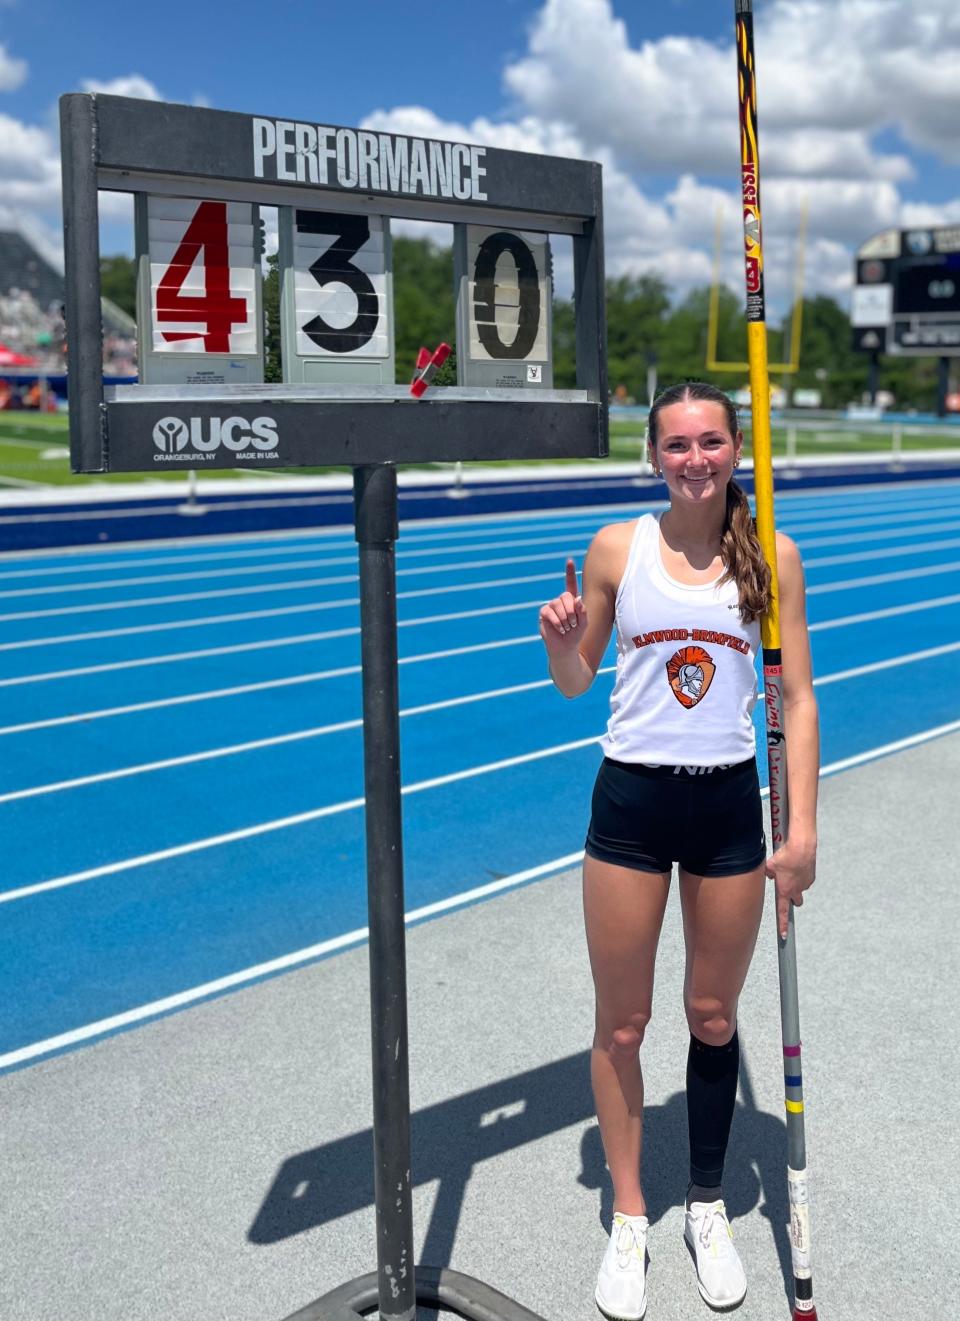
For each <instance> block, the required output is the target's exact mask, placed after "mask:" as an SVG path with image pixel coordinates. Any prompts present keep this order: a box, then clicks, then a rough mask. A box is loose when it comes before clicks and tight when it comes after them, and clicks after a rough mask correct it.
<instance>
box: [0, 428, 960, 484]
mask: <svg viewBox="0 0 960 1321" xmlns="http://www.w3.org/2000/svg"><path fill="white" fill-rule="evenodd" d="M808 428H809V429H808ZM795 434H796V453H797V454H798V455H813V454H843V453H848V454H865V453H870V452H877V453H884V452H885V453H890V452H891V450H892V448H893V429H892V427H887V428H882V427H874V428H871V429H870V430H869V431H866V430H855V429H852V428H848V427H847V426H846V425H845V424H843V423H842V422H840V421H824V422H823V423H822V425H821V424H820V423H812V424H811V423H806V424H805V425H804V428H803V429H802V430H801V429H799V428H798V429H797V430H796V433H795ZM746 441H747V452H748V453H749V446H750V433H749V431H747V432H746ZM901 444H902V448H903V451H904V452H907V451H910V450H923V449H944V450H949V449H958V448H960V430H957V429H955V428H950V429H949V430H948V429H946V428H942V429H940V430H935V429H933V428H930V427H910V426H904V427H903V428H902V429H901ZM642 448H643V432H642V427H641V424H638V423H636V422H630V421H626V422H624V421H615V422H612V423H611V425H610V457H611V458H613V459H618V460H621V461H630V460H636V459H637V458H638V457H639V456H640V454H641V451H642ZM773 452H774V455H786V453H787V428H786V427H785V426H779V427H775V428H774V430H773ZM598 462H599V460H598ZM429 466H431V467H435V466H436V465H429ZM495 466H497V467H502V466H506V465H503V464H497V465H495ZM330 471H335V470H333V469H329V468H316V469H307V468H296V469H282V470H277V469H274V470H273V472H272V473H271V476H279V475H280V474H281V472H282V473H285V474H289V473H296V474H298V475H301V476H302V475H305V474H307V473H309V472H317V473H321V472H330ZM261 475H262V474H261V472H260V471H259V470H258V471H256V472H253V471H250V470H246V469H229V468H219V469H216V470H215V471H208V472H205V473H201V474H199V475H198V481H199V482H201V483H202V482H203V481H205V480H211V479H213V478H216V479H217V480H222V479H224V478H228V479H229V478H234V479H236V480H238V481H243V480H245V479H249V478H250V477H259V476H261ZM184 479H185V474H184V472H183V471H182V470H181V471H178V472H173V473H167V472H156V471H151V472H148V473H104V474H100V475H99V476H92V477H91V476H83V477H78V476H75V475H74V474H72V473H71V472H70V455H69V439H68V435H67V418H66V416H65V415H64V414H62V413H48V414H34V413H20V412H17V413H4V414H0V487H6V488H7V489H17V488H21V489H27V488H30V487H33V486H82V485H89V484H90V483H91V482H138V481H146V480H150V481H174V482H181V483H182V482H183V481H184Z"/></svg>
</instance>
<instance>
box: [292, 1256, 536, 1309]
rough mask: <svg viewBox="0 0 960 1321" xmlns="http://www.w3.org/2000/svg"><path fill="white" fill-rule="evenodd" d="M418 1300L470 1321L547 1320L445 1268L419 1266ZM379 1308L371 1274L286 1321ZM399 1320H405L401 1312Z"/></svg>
mask: <svg viewBox="0 0 960 1321" xmlns="http://www.w3.org/2000/svg"><path fill="white" fill-rule="evenodd" d="M416 1299H417V1302H418V1303H423V1304H424V1305H425V1306H430V1307H444V1308H446V1309H447V1310H448V1311H450V1312H456V1313H457V1314H458V1315H459V1316H464V1317H467V1318H468V1321H543V1317H541V1316H539V1315H538V1313H536V1312H531V1311H530V1310H529V1309H528V1308H526V1307H523V1306H521V1304H520V1303H517V1302H514V1300H513V1299H512V1298H508V1297H507V1296H506V1294H502V1293H499V1292H498V1291H497V1290H496V1289H494V1288H492V1287H491V1286H490V1285H489V1284H484V1283H483V1282H482V1281H480V1280H475V1279H474V1278H473V1276H471V1275H462V1274H461V1273H460V1272H459V1271H452V1270H449V1269H448V1268H447V1267H445V1266H441V1267H436V1266H417V1267H416ZM376 1306H377V1272H376V1271H371V1272H370V1273H369V1275H358V1276H357V1278H356V1279H355V1280H349V1281H348V1282H347V1283H346V1284H341V1285H339V1286H338V1287H337V1288H336V1289H332V1290H331V1291H330V1292H329V1293H326V1294H324V1295H323V1296H322V1297H321V1298H317V1299H315V1300H314V1301H313V1302H312V1303H307V1305H306V1307H301V1309H300V1311H299V1312H294V1313H292V1314H291V1315H290V1316H288V1317H287V1318H286V1321H358V1319H359V1318H360V1317H362V1316H364V1314H365V1313H367V1312H371V1311H372V1310H373V1309H374V1308H375V1307H376ZM414 1310H416V1309H414ZM381 1321H394V1317H393V1314H390V1315H388V1316H383V1314H382V1313H381ZM396 1321H401V1318H400V1315H399V1313H397V1314H396ZM402 1321H414V1318H413V1316H412V1315H411V1316H409V1317H404V1318H402Z"/></svg>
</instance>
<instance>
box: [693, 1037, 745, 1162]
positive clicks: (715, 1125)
mask: <svg viewBox="0 0 960 1321" xmlns="http://www.w3.org/2000/svg"><path fill="white" fill-rule="evenodd" d="M739 1072H740V1038H739V1036H738V1034H737V1033H736V1032H734V1034H733V1036H732V1037H731V1038H730V1040H729V1041H728V1042H727V1044H726V1045H725V1046H708V1045H707V1043H706V1042H705V1041H701V1040H700V1039H699V1038H698V1037H695V1036H694V1035H693V1034H692V1033H691V1034H690V1049H689V1051H688V1053H687V1127H688V1130H689V1133H690V1181H691V1183H695V1184H700V1185H702V1186H703V1187H706V1188H714V1187H718V1186H719V1185H720V1181H721V1179H722V1178H723V1161H724V1157H725V1156H726V1154H727V1142H728V1141H729V1138H730V1125H731V1124H732V1123H733V1110H734V1106H735V1105H736V1103H737V1077H738V1075H739Z"/></svg>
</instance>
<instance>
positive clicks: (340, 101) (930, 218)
mask: <svg viewBox="0 0 960 1321" xmlns="http://www.w3.org/2000/svg"><path fill="white" fill-rule="evenodd" d="M755 9H756V20H755V31H756V48H757V65H758V81H759V106H760V147H761V168H762V180H763V202H764V222H765V238H766V248H767V268H768V292H769V295H770V297H771V300H772V302H773V303H774V305H776V303H777V302H779V301H780V299H781V298H782V299H784V300H785V299H786V298H787V296H788V294H789V287H790V279H791V276H790V272H791V267H792V262H793V251H794V245H795V239H796V233H797V228H798V223H799V215H800V211H801V208H802V207H803V206H804V204H805V205H806V208H807V210H808V212H809V225H810V240H809V244H808V250H807V272H808V274H807V282H806V287H807V289H808V291H813V292H827V293H830V294H832V295H833V296H834V297H836V298H837V299H838V300H839V301H841V302H842V303H846V302H847V300H848V290H849V285H850V282H851V270H852V253H853V250H854V249H855V247H856V246H857V245H858V244H859V243H860V242H862V241H863V240H864V239H865V238H867V237H868V236H869V235H871V234H873V233H875V232H877V231H878V230H880V229H883V228H886V227H888V226H896V225H904V226H909V225H916V224H935V223H946V222H948V221H949V222H955V221H960V5H958V3H957V0H758V2H757V3H756V4H755ZM79 90H92V91H94V90H103V91H111V92H117V93H120V94H123V95H132V96H146V97H154V98H160V99H163V100H169V101H182V102H188V103H196V104H203V105H211V106H216V107H218V108H222V109H230V110H240V111H245V112H249V113H257V112H259V113H264V114H267V115H274V116H284V117H287V118H295V119H307V120H314V121H317V122H323V123H334V124H344V125H351V126H362V127H374V128H381V129H391V130H394V131H396V132H410V133H416V134H418V135H420V134H427V135H429V136H431V137H449V138H457V139H459V140H468V141H475V142H480V143H485V144H488V145H491V146H503V147H513V148H519V149H525V150H531V151H542V152H547V153H552V154H559V155H575V156H585V157H589V158H592V159H597V160H601V161H602V162H603V165H604V177H605V214H606V250H607V267H608V270H609V271H610V272H611V273H614V274H622V273H628V272H630V273H641V272H648V271H650V272H656V273H659V274H661V275H663V276H664V277H665V278H666V279H667V281H668V282H669V284H670V286H671V288H672V289H673V290H674V292H675V293H676V294H677V295H681V294H682V293H683V292H684V291H685V290H686V289H687V288H689V287H690V286H692V285H697V284H703V283H705V282H707V281H709V279H710V276H711V265H712V251H713V239H714V225H715V218H716V215H717V213H718V210H719V211H720V212H721V214H722V215H723V216H724V218H725V223H724V233H725V236H726V241H725V260H724V276H725V278H726V279H728V281H729V283H730V284H731V286H732V287H733V288H734V289H736V290H737V291H738V292H739V291H740V290H741V289H742V269H741V264H740V260H739V251H740V249H739V241H740V232H739V223H740V222H739V218H738V207H737V198H736V186H737V152H738V127H737V102H736V82H735V62H734V54H733V0H630V2H629V3H628V2H627V0H487V2H486V3H482V4H481V3H478V2H477V0H445V3H439V0H419V2H418V3H415V4H397V3H387V2H386V0H364V2H362V3H360V2H356V3H354V4H352V5H351V4H346V3H343V0H336V3H334V2H332V0H331V2H330V3H326V2H325V0H324V2H321V0H313V2H312V3H311V2H310V0H272V2H271V3H263V2H262V0H261V2H260V3H256V4H254V3H248V2H247V0H233V2H232V3H230V4H226V3H223V0H195V2H194V3H192V4H186V3H183V0H168V2H167V3H166V4H164V5H155V4H151V3H144V4H140V5H136V6H130V7H127V8H122V7H119V6H117V5H116V4H115V3H114V2H113V0H111V2H110V3H107V0H84V3H83V4H82V5H78V4H68V3H66V2H65V0H0V226H3V227H8V226H10V225H16V226H19V227H20V228H23V229H25V230H27V231H28V232H30V233H31V234H32V235H34V236H35V237H37V238H38V240H39V241H41V242H42V243H43V244H44V246H45V248H46V249H48V250H52V251H55V250H56V249H57V248H58V247H59V245H60V236H59V206H60V194H59V148H58V143H57V109H56V106H57V98H58V97H59V96H60V95H61V94H62V93H63V92H67V91H79ZM104 209H105V216H104V226H103V247H104V251H130V250H131V249H132V225H131V223H130V221H129V213H130V208H129V205H128V201H127V199H120V198H114V199H112V200H110V201H109V202H108V203H107V205H106V206H105V208H104Z"/></svg>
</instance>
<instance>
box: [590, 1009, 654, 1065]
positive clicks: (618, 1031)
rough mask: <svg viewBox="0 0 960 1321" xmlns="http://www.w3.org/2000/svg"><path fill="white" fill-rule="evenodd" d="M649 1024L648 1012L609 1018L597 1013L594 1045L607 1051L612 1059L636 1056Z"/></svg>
mask: <svg viewBox="0 0 960 1321" xmlns="http://www.w3.org/2000/svg"><path fill="white" fill-rule="evenodd" d="M649 1022H650V1011H649V1010H638V1011H637V1012H636V1013H633V1014H618V1015H617V1016H615V1017H610V1018H607V1017H606V1016H604V1015H603V1014H601V1013H600V1012H598V1013H597V1029H596V1034H595V1036H594V1045H595V1046H599V1047H600V1049H601V1050H605V1051H607V1053H608V1054H609V1055H611V1056H612V1057H613V1058H614V1059H625V1058H627V1057H629V1056H631V1055H636V1053H637V1051H638V1050H639V1049H640V1047H641V1045H642V1044H643V1035H644V1033H645V1032H646V1029H647V1024H648V1023H649Z"/></svg>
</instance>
